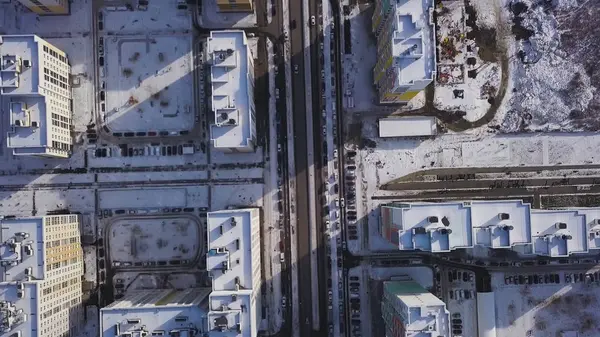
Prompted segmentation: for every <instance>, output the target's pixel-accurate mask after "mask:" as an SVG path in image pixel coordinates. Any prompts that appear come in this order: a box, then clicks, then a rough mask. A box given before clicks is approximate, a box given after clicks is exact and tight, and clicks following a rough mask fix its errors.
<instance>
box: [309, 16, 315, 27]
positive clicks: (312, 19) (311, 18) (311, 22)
mask: <svg viewBox="0 0 600 337" xmlns="http://www.w3.org/2000/svg"><path fill="white" fill-rule="evenodd" d="M316 23H317V20H316V19H315V16H314V15H312V16H311V17H310V24H311V25H313V26H314V25H315V24H316Z"/></svg>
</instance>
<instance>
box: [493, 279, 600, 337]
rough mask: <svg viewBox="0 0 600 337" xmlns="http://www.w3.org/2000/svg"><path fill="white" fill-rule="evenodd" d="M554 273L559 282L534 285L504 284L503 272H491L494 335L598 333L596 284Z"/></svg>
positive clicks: (583, 335) (599, 290) (581, 336)
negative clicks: (570, 280)
mask: <svg viewBox="0 0 600 337" xmlns="http://www.w3.org/2000/svg"><path fill="white" fill-rule="evenodd" d="M595 271H597V270H592V272H595ZM573 272H575V271H573ZM577 272H583V273H585V272H589V271H586V270H580V271H577ZM556 273H557V274H558V275H559V277H560V283H559V284H538V285H536V284H534V285H512V284H511V285H505V280H504V277H505V275H504V274H503V273H494V274H492V290H493V292H494V298H495V302H496V335H497V336H498V337H509V336H521V335H522V336H531V337H546V336H561V335H562V336H566V335H564V334H561V332H569V331H575V332H576V334H573V335H572V336H579V337H593V336H598V328H597V326H596V322H597V321H598V319H600V317H599V314H598V313H599V312H600V311H599V306H598V303H600V286H599V285H598V283H591V284H585V283H565V282H564V280H565V277H564V273H563V272H556ZM525 275H526V274H525ZM569 336H571V335H569Z"/></svg>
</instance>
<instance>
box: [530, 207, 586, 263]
mask: <svg viewBox="0 0 600 337" xmlns="http://www.w3.org/2000/svg"><path fill="white" fill-rule="evenodd" d="M561 224H562V226H566V228H560V227H561ZM531 235H532V241H533V252H534V253H535V254H539V255H546V256H552V257H561V256H569V255H571V254H574V253H585V252H587V251H588V249H587V233H586V223H585V216H584V215H582V214H579V213H578V212H577V211H575V210H556V211H545V210H535V211H533V212H532V213H531Z"/></svg>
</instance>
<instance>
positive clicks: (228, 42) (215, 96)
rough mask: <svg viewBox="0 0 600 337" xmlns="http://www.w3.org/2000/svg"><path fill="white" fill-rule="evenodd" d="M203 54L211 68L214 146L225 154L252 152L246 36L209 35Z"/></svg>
mask: <svg viewBox="0 0 600 337" xmlns="http://www.w3.org/2000/svg"><path fill="white" fill-rule="evenodd" d="M206 50H207V57H208V63H209V64H210V65H211V68H210V81H211V89H212V90H211V100H210V103H211V109H212V111H213V114H214V122H213V124H212V125H211V129H210V133H211V140H212V143H213V146H214V148H215V149H217V150H220V151H224V152H252V151H254V147H255V144H256V108H255V106H254V59H253V56H252V52H251V50H250V47H249V45H248V39H247V38H246V33H244V31H242V30H225V31H212V32H210V36H209V37H208V40H207V42H206Z"/></svg>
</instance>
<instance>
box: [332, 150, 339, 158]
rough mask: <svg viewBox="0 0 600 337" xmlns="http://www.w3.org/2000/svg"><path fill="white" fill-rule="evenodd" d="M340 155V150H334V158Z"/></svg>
mask: <svg viewBox="0 0 600 337" xmlns="http://www.w3.org/2000/svg"><path fill="white" fill-rule="evenodd" d="M337 157H338V150H337V149H335V150H333V158H337Z"/></svg>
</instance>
